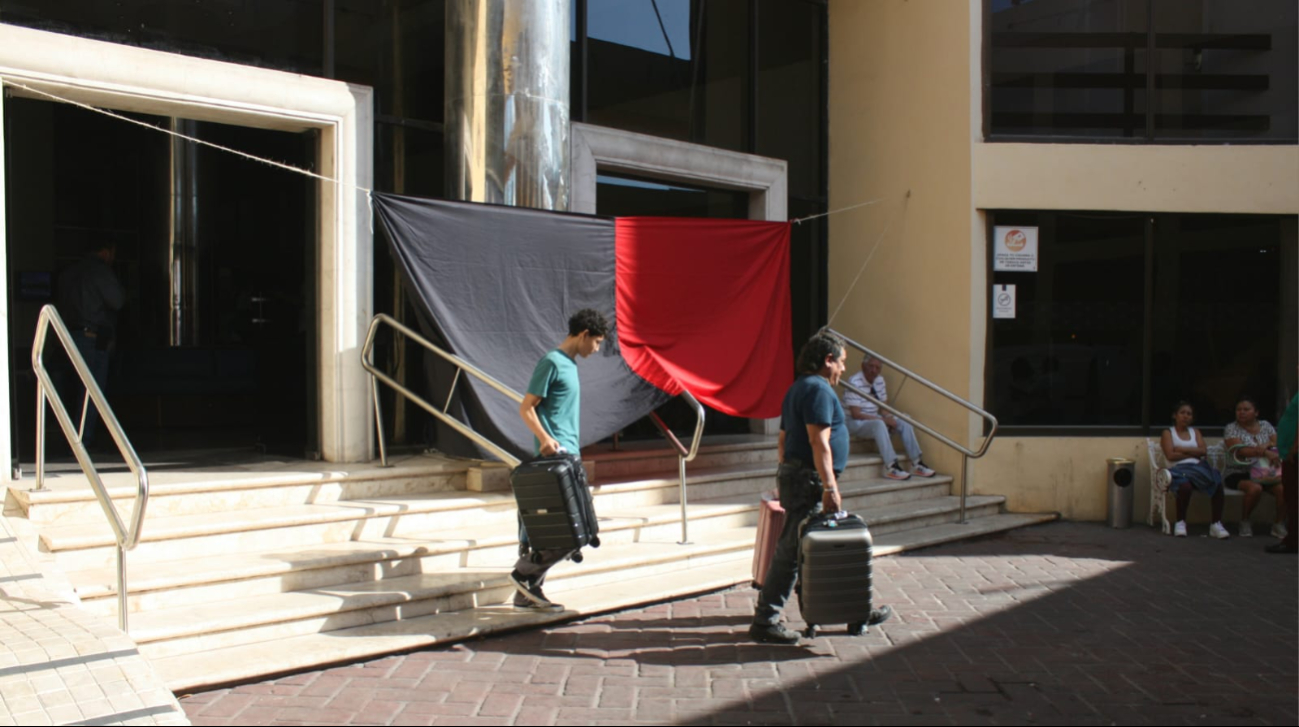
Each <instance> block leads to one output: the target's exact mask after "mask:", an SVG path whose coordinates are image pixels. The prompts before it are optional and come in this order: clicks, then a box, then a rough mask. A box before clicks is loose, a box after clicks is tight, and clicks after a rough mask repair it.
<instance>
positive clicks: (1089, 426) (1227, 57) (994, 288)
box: [829, 0, 1299, 520]
mask: <svg viewBox="0 0 1299 727" xmlns="http://www.w3.org/2000/svg"><path fill="white" fill-rule="evenodd" d="M1295 74H1296V6H1295V4H1294V3H1292V2H1286V1H1284V0H1283V1H1281V2H1247V3H1226V2H1215V1H1214V0H1204V1H1203V2H1168V1H1165V0H1023V1H1022V2H1021V1H1018V0H978V1H976V2H972V3H968V4H967V6H966V7H962V9H961V11H960V12H954V8H953V4H950V3H940V2H920V3H916V2H909V3H874V2H872V3H858V2H853V1H852V0H832V2H831V3H830V99H831V100H830V138H831V142H832V143H831V155H830V208H831V209H837V208H840V207H844V206H848V205H851V204H853V203H854V202H857V201H859V200H869V199H874V198H879V197H884V198H886V199H887V200H888V202H886V203H881V204H879V205H875V206H873V207H871V208H868V209H867V210H866V211H865V212H862V213H856V212H854V213H845V214H841V215H835V216H833V217H831V218H830V290H829V292H830V301H831V310H833V309H834V307H835V306H836V305H838V301H839V300H840V299H844V297H845V295H846V300H845V304H844V306H843V309H842V312H840V313H839V314H838V316H837V319H836V321H835V323H834V325H835V327H836V328H840V329H842V330H845V331H856V332H858V333H859V334H860V335H861V336H863V337H864V338H863V339H862V340H864V341H869V342H870V343H872V344H874V346H873V347H876V348H877V349H878V350H880V351H881V352H885V354H886V355H888V356H890V357H893V358H895V360H897V361H899V362H900V363H903V364H904V365H907V366H909V367H912V368H914V369H915V370H917V371H919V372H921V373H924V374H925V375H926V376H929V377H931V378H933V379H934V380H935V381H936V382H938V383H940V384H942V385H944V386H947V387H949V388H950V389H951V390H952V391H954V392H957V393H960V394H961V395H963V396H967V397H968V398H969V399H971V400H972V401H975V402H983V403H984V404H985V406H986V407H987V408H988V409H989V410H991V411H992V412H993V413H994V414H995V415H996V416H997V417H998V418H999V420H1000V423H1001V430H1000V431H999V433H998V437H997V440H996V442H995V443H994V444H993V446H992V448H991V449H990V451H989V452H988V454H987V455H986V456H985V457H984V458H983V459H981V460H978V461H976V462H972V463H971V466H970V473H971V474H970V478H971V491H972V492H985V493H997V494H1003V495H1006V496H1007V497H1008V502H1007V505H1008V507H1009V509H1011V510H1017V511H1058V512H1060V513H1062V514H1063V515H1064V516H1065V517H1068V518H1075V519H1084V520H1097V519H1103V518H1104V516H1105V508H1106V477H1105V472H1106V460H1107V458H1110V457H1127V458H1131V459H1134V460H1136V461H1137V462H1138V463H1141V464H1142V465H1144V462H1145V460H1146V455H1145V449H1146V446H1145V438H1146V437H1148V436H1151V437H1158V436H1159V433H1160V430H1161V429H1162V428H1163V427H1165V426H1167V425H1168V423H1169V421H1170V419H1169V413H1170V412H1171V411H1172V409H1173V407H1174V405H1175V403H1176V402H1177V401H1179V400H1183V399H1185V400H1189V401H1191V402H1192V403H1193V404H1194V405H1195V407H1196V411H1197V415H1198V422H1197V425H1198V426H1201V427H1203V428H1204V429H1205V432H1206V435H1208V436H1213V435H1214V434H1215V433H1218V434H1220V431H1221V427H1223V426H1225V425H1226V424H1227V423H1228V422H1229V421H1231V419H1232V412H1233V410H1234V405H1235V401H1236V397H1238V396H1242V395H1248V396H1252V397H1255V398H1256V399H1257V400H1258V402H1259V407H1260V411H1261V415H1262V417H1263V418H1266V419H1271V420H1272V421H1275V420H1276V418H1277V417H1279V415H1280V411H1281V409H1280V407H1282V406H1283V404H1284V402H1286V401H1288V400H1289V398H1290V397H1291V396H1293V395H1294V393H1295V390H1296V379H1295V370H1296V369H1295V367H1296V348H1297V347H1299V344H1297V343H1296V336H1297V332H1299V322H1297V320H1296V311H1297V310H1299V304H1297V303H1296V290H1295V288H1296V281H1297V280H1299V258H1297V257H1296V249H1295V248H1296V213H1299V147H1296V145H1295V144H1296V136H1297V134H1296V81H1295ZM908 192H909V193H910V195H909V197H908V196H906V195H907V193H908ZM885 228H887V230H888V231H887V233H886V234H884V236H883V237H882V239H880V241H879V242H878V249H875V250H874V251H873V252H872V246H873V245H875V244H876V240H877V238H879V234H880V233H879V231H880V230H883V229H885ZM999 229H1000V231H1002V232H1003V233H1005V232H1009V231H1012V230H1021V231H1023V230H1028V231H1029V232H1030V233H1035V236H1036V254H1035V256H1034V257H1033V259H1032V261H1031V262H1032V263H1033V265H1032V267H1033V268H1035V269H1027V268H1028V266H1023V267H1019V268H1016V267H1014V264H1013V262H1012V261H1010V260H1008V259H1006V258H1004V257H1003V256H999V255H998V254H997V253H998V252H999V251H1000V252H1001V253H1003V255H1004V254H1005V253H1006V252H1008V251H1007V250H1006V249H1005V247H1004V245H1005V241H1004V239H1002V240H1001V241H999V240H998V238H997V235H996V233H997V232H998V230H999ZM1021 252H1022V251H1021ZM868 255H873V257H872V258H871V262H870V265H869V267H868V268H867V269H866V272H865V274H864V275H863V276H862V279H861V282H860V283H858V284H857V285H856V286H855V287H852V288H851V290H850V286H852V281H853V276H854V275H855V274H856V273H857V271H858V269H859V267H860V266H861V264H862V261H863V260H864V259H865V258H866V257H867V256H868ZM999 258H1002V259H1001V260H999ZM999 267H1000V268H1006V267H1010V269H1009V270H1007V269H999ZM998 286H1008V287H998ZM1012 289H1013V293H1012ZM999 293H1000V294H1011V296H1012V297H1011V299H1010V300H1009V301H1006V302H1009V303H1010V305H1009V306H1008V307H1006V306H999V305H998V301H997V300H996V298H997V296H998V294H999ZM999 307H1000V308H1002V310H1001V311H998V308H999ZM999 316H1013V317H999ZM903 397H904V398H903V401H902V405H903V408H909V409H913V410H914V411H916V412H917V413H918V414H920V415H921V416H922V418H925V419H928V420H931V421H936V422H940V423H941V426H942V427H943V428H944V430H945V431H949V432H961V433H963V434H966V436H968V437H969V438H970V439H972V440H973V439H976V438H977V437H978V436H979V435H980V434H981V431H980V429H979V423H977V422H975V421H973V420H969V421H967V418H966V416H965V415H964V412H961V411H959V410H956V409H954V408H952V407H949V406H944V405H943V404H942V403H941V402H939V401H937V400H936V399H933V400H930V399H927V398H926V397H925V396H924V394H923V393H922V392H920V391H919V390H916V389H912V390H909V391H907V392H906V393H904V394H903ZM908 397H909V399H908ZM935 459H940V458H939V457H936V458H935ZM940 461H941V466H940V468H947V469H954V468H956V467H958V466H959V461H958V460H957V459H956V457H955V456H953V455H944V457H943V458H941V460H940ZM1139 479H1144V478H1139ZM1142 487H1144V483H1143V485H1142ZM1143 501H1144V492H1143V491H1142V490H1138V496H1137V502H1138V503H1142V502H1143ZM1139 508H1144V505H1139ZM1141 514H1143V513H1140V512H1139V513H1138V516H1140V515H1141Z"/></svg>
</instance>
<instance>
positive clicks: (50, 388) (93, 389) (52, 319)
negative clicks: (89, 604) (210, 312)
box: [32, 305, 149, 632]
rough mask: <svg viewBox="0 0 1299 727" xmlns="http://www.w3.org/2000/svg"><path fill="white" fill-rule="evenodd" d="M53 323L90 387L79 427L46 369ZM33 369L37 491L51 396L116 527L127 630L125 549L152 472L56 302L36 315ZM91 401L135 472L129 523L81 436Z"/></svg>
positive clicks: (122, 623)
mask: <svg viewBox="0 0 1299 727" xmlns="http://www.w3.org/2000/svg"><path fill="white" fill-rule="evenodd" d="M51 328H52V329H54V335H55V337H56V338H58V340H59V343H61V344H62V345H63V350H64V352H65V353H67V355H68V359H69V360H71V361H72V368H73V370H75V371H76V372H77V376H79V377H81V383H82V384H83V385H84V386H85V387H86V398H85V400H84V401H83V402H82V405H81V423H80V426H78V427H76V428H74V427H73V426H72V417H71V416H70V415H69V414H68V410H67V407H65V406H64V405H63V399H62V398H60V397H59V392H58V390H57V389H55V388H54V381H53V380H52V379H51V378H50V373H49V372H48V371H46V370H45V362H44V355H45V338H46V336H47V334H48V332H49V330H50V329H51ZM32 370H33V371H34V372H35V373H36V382H37V383H36V488H35V489H36V490H37V491H39V490H43V489H45V404H46V402H49V405H50V410H51V411H53V412H54V418H55V419H57V420H58V422H59V427H60V428H61V429H62V430H63V436H65V437H67V439H68V444H69V445H71V447H72V453H73V454H74V455H75V456H76V458H77V462H78V463H79V464H80V465H81V471H82V472H84V473H85V474H86V479H88V480H90V486H91V487H92V488H93V489H94V491H95V497H96V498H98V499H99V506H100V507H102V508H103V509H104V514H105V515H106V516H107V517H108V524H109V525H110V526H111V527H112V528H113V536H114V537H115V538H116V540H117V625H118V627H120V628H121V629H122V631H123V632H126V630H127V628H126V621H127V616H126V615H127V596H128V595H129V591H128V590H127V587H126V551H128V550H132V549H134V548H135V546H136V545H139V543H140V530H141V527H142V525H143V523H144V513H145V510H146V509H147V508H148V506H149V473H148V471H147V470H146V469H145V467H144V463H142V462H141V461H140V457H139V455H137V454H136V453H135V448H134V447H132V446H131V440H129V439H127V436H126V432H125V431H123V430H122V425H121V424H120V423H118V421H117V416H116V415H114V414H113V409H112V407H110V406H109V405H108V400H107V399H105V398H104V392H103V391H101V390H100V388H99V384H98V382H96V381H95V377H94V376H93V375H92V374H91V373H90V367H89V366H87V365H86V360H85V359H84V358H82V356H81V351H80V350H78V349H77V344H76V342H74V341H73V340H72V334H71V333H69V332H68V327H67V326H66V325H64V324H63V319H62V318H60V317H59V313H58V311H57V310H55V308H54V306H52V305H46V306H44V307H42V308H41V314H40V317H39V318H38V319H37V321H36V338H35V339H34V340H33V342H32ZM91 402H94V404H95V409H96V410H98V412H99V418H100V420H101V421H103V423H104V426H105V427H106V428H107V429H108V431H109V433H110V434H112V435H113V441H114V442H115V443H116V444H117V449H118V451H119V452H121V454H122V459H124V460H125V461H126V465H127V467H129V468H130V469H131V472H132V473H133V474H134V475H135V480H136V495H135V506H134V509H133V510H132V512H131V526H130V528H127V527H126V525H125V524H123V523H122V516H121V515H120V514H119V513H118V512H117V508H116V507H114V506H113V500H112V498H111V497H109V496H108V490H107V489H106V488H105V487H104V481H103V480H102V479H101V478H100V476H99V471H98V470H96V469H95V463H94V462H92V461H91V459H90V453H89V452H88V451H86V445H85V443H84V442H82V441H81V437H82V435H83V434H84V433H85V428H86V411H87V409H89V406H90V403H91Z"/></svg>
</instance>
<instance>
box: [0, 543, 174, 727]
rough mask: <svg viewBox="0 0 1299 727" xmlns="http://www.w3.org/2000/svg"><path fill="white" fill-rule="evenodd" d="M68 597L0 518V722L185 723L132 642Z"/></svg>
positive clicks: (67, 591)
mask: <svg viewBox="0 0 1299 727" xmlns="http://www.w3.org/2000/svg"><path fill="white" fill-rule="evenodd" d="M71 594H72V588H71V586H70V585H68V584H67V583H65V582H59V581H56V580H51V579H50V578H47V577H46V576H45V575H44V574H43V573H42V571H41V569H40V568H39V567H38V566H37V564H36V563H34V562H33V561H32V560H31V558H30V557H29V555H28V553H27V551H26V550H25V549H24V548H23V546H22V545H20V544H19V543H18V540H17V538H16V536H15V535H14V532H13V530H12V529H11V527H10V524H9V522H8V520H7V519H6V518H5V517H0V725H12V724H19V725H47V724H104V725H106V724H131V725H136V724H139V725H154V724H159V725H162V724H166V725H185V724H189V720H188V719H186V717H185V714H184V712H182V711H181V710H180V706H179V705H178V704H177V703H176V698H175V697H174V696H173V695H172V694H171V692H169V691H167V690H166V689H165V688H163V686H162V680H161V679H159V678H158V676H157V674H156V673H155V672H154V670H153V667H152V666H150V665H149V663H148V662H147V661H145V660H144V658H143V657H141V656H140V654H139V652H138V651H137V650H136V648H135V642H133V641H131V640H130V639H129V638H127V636H126V635H124V634H123V633H122V632H121V631H119V630H118V629H117V627H116V624H115V623H114V622H110V621H108V620H106V619H104V618H101V617H98V616H94V615H92V614H90V613H88V612H86V611H84V610H82V609H81V608H79V607H78V606H77V604H76V597H75V596H73V595H71Z"/></svg>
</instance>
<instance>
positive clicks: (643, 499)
mask: <svg viewBox="0 0 1299 727" xmlns="http://www.w3.org/2000/svg"><path fill="white" fill-rule="evenodd" d="M864 447H865V445H861V444H855V445H854V453H853V455H852V457H851V459H850V463H849V467H848V469H847V470H846V471H845V473H844V475H843V477H842V485H841V488H842V492H843V495H844V503H845V507H846V509H849V510H851V511H854V512H860V513H863V514H865V515H866V517H867V519H868V521H869V522H870V523H871V528H872V532H873V533H874V535H875V538H876V547H877V552H878V553H879V554H881V555H889V554H893V553H897V552H901V551H904V550H909V549H913V548H920V547H925V546H928V545H934V544H937V543H942V542H947V541H950V540H954V539H960V538H964V537H973V536H978V535H984V534H988V533H992V532H997V531H1000V530H1005V529H1009V528H1013V527H1020V526H1023V525H1027V524H1032V523H1036V522H1042V521H1045V520H1049V519H1052V518H1053V517H1054V516H1037V515H1013V514H1007V513H1003V512H1001V510H1002V503H1003V498H1001V497H994V496H977V497H970V498H969V501H968V516H969V522H968V523H967V524H964V525H962V524H958V523H957V520H958V517H959V499H958V498H957V497H954V496H953V495H952V493H951V489H952V480H951V478H950V477H944V476H937V477H932V478H912V479H911V480H909V481H906V482H895V481H892V480H888V479H885V478H883V477H882V472H881V469H882V462H881V461H880V458H879V457H878V456H876V455H875V454H873V453H871V452H869V451H866V450H865V449H864ZM604 450H605V451H589V452H588V453H587V454H586V456H585V461H586V464H587V466H588V468H589V469H590V470H591V474H592V475H593V477H592V484H593V494H594V497H595V503H596V510H597V512H598V513H599V515H600V520H601V540H602V546H601V547H600V548H598V549H587V550H586V551H585V555H586V557H585V560H584V561H583V562H582V563H580V564H577V563H562V564H560V565H559V566H556V568H555V569H554V570H553V571H552V575H551V577H550V580H549V581H548V582H547V587H546V592H547V594H548V595H549V596H550V597H551V598H552V599H554V600H556V601H557V602H560V603H563V604H565V605H566V606H567V610H566V611H564V612H563V613H559V614H535V613H518V612H515V611H514V610H513V609H512V608H510V607H509V606H508V603H509V599H510V597H511V596H512V595H513V591H512V588H511V586H510V584H509V582H508V580H507V578H506V576H507V574H508V572H509V569H510V565H511V564H512V562H513V560H514V557H515V553H516V547H517V542H516V541H517V537H516V520H515V518H516V515H515V508H514V501H513V497H512V495H511V494H510V492H509V490H508V486H507V485H506V484H505V479H504V478H505V470H504V468H502V467H500V466H499V465H493V464H485V463H478V462H472V461H463V460H450V459H446V458H441V457H436V456H431V455H423V456H406V457H404V458H400V459H396V460H395V461H394V466H392V467H389V468H381V467H378V466H377V463H376V464H368V465H330V464H325V463H308V462H284V463H279V465H278V466H275V467H267V466H262V467H244V468H239V469H237V470H235V471H232V470H231V469H229V468H221V467H212V468H199V469H185V468H176V469H170V470H155V471H154V472H153V473H151V474H152V480H153V482H154V485H153V487H152V494H151V498H150V502H149V509H148V514H147V516H146V519H145V526H144V529H143V538H142V541H141V543H140V545H139V547H137V548H136V549H135V550H133V551H131V552H130V553H129V554H128V556H127V562H128V569H129V570H128V575H129V583H130V594H129V611H130V635H131V637H132V638H133V639H135V641H136V642H137V643H138V644H139V647H140V651H141V653H143V654H144V655H145V656H147V657H148V658H150V659H151V660H152V661H153V662H154V664H155V667H156V669H157V670H158V672H159V673H160V674H162V675H163V678H164V679H165V680H166V681H167V683H168V685H169V686H170V687H171V688H172V689H174V690H177V691H184V690H190V689H194V688H199V687H204V686H210V685H215V684H222V683H228V682H233V681H239V680H244V679H250V678H254V677H259V676H265V675H268V674H274V673H281V672H287V671H292V670H297V669H304V668H309V667H315V666H319V665H322V664H329V663H338V662H345V661H349V660H354V659H360V658H365V657H370V656H374V655H377V654H382V653H387V652H391V651H396V650H407V649H414V648H419V647H422V646H427V645H429V644H433V643H438V642H443V641H449V640H458V639H464V638H468V637H472V636H475V635H480V634H484V633H491V632H495V631H504V630H511V629H517V628H525V627H529V626H533V625H536V624H540V623H547V622H553V621H559V620H570V619H573V618H577V617H579V616H584V615H589V614H594V613H599V612H602V611H608V610H614V609H619V608H626V607H631V606H635V605H638V604H643V603H649V602H654V601H660V600H664V599H669V598H673V597H678V596H684V595H688V594H693V593H699V592H704V591H708V590H714V589H717V588H725V587H729V586H733V585H736V584H739V583H744V582H746V581H747V580H748V578H749V569H750V563H751V559H752V551H753V540H754V533H755V526H756V522H757V512H758V502H759V498H760V495H761V493H762V492H763V491H765V490H768V489H770V488H771V487H772V486H773V473H774V471H775V457H776V452H775V445H774V438H772V437H756V436H755V437H718V438H711V439H709V440H706V444H705V446H704V447H703V448H702V449H701V451H700V454H699V457H698V458H697V459H696V460H695V461H694V462H692V463H691V464H690V465H689V469H688V473H689V483H690V484H689V518H690V519H689V540H690V542H689V543H687V544H679V541H680V540H681V511H680V504H679V484H678V481H677V478H676V468H677V463H676V458H675V456H674V455H673V454H672V453H671V452H669V451H668V450H666V449H663V448H661V447H659V446H657V445H650V446H646V445H644V444H641V445H629V446H628V447H627V448H626V449H623V450H621V451H607V447H606V448H604ZM105 479H106V483H107V484H108V485H109V489H110V493H111V494H112V496H113V498H114V503H115V504H116V505H117V506H118V507H119V509H120V510H122V511H123V512H126V511H128V510H129V508H130V507H131V505H132V503H133V498H134V492H135V487H134V484H133V482H132V481H130V480H129V479H128V478H127V477H126V475H125V474H124V473H121V472H117V473H109V474H108V475H106V477H105ZM8 495H9V497H8V502H7V510H6V513H7V514H8V515H9V516H10V517H11V518H14V517H19V518H25V519H26V520H27V521H28V525H29V526H30V527H28V528H27V529H26V530H27V531H30V532H32V533H33V535H32V537H33V538H35V539H36V540H37V546H38V547H39V549H40V550H42V551H45V552H48V553H50V554H52V555H53V558H54V560H55V562H56V563H57V564H58V566H59V567H60V569H62V570H63V571H64V572H65V573H66V574H67V576H68V578H69V580H70V581H71V582H72V583H73V585H74V586H75V588H76V591H77V594H78V596H79V597H80V599H81V601H82V604H83V606H84V607H86V608H88V609H90V610H92V611H96V612H100V613H103V614H105V615H110V616H111V615H114V614H116V609H117V607H118V606H117V604H118V600H117V596H116V593H115V591H114V588H115V586H114V583H115V582H116V576H115V566H114V563H115V549H114V547H113V539H112V534H111V531H110V530H109V528H108V525H107V523H106V520H105V518H104V515H103V513H102V511H101V510H100V505H99V503H98V501H97V500H96V499H95V497H94V495H93V493H91V492H90V490H89V487H88V485H86V483H85V480H84V477H81V476H80V474H79V472H76V471H68V472H66V473H64V475H63V476H53V477H51V478H50V487H49V489H47V490H45V491H42V492H32V491H30V484H26V485H23V484H20V485H14V486H11V487H10V488H9V493H8Z"/></svg>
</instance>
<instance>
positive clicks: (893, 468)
mask: <svg viewBox="0 0 1299 727" xmlns="http://www.w3.org/2000/svg"><path fill="white" fill-rule="evenodd" d="M884 476H885V477H887V478H889V479H890V480H909V479H911V475H909V474H907V473H906V471H905V470H903V469H902V468H901V467H899V466H898V463H897V462H896V461H895V462H894V463H893V464H891V465H889V466H888V469H886V470H884Z"/></svg>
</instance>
